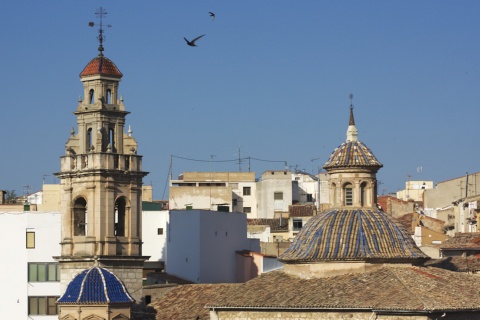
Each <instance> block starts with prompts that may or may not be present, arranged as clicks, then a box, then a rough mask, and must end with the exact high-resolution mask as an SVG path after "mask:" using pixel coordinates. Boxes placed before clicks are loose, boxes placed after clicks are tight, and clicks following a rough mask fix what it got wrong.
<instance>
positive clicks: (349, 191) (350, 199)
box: [344, 184, 353, 206]
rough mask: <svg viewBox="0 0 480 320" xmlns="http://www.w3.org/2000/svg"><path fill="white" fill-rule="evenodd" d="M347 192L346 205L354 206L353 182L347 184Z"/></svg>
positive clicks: (345, 189)
mask: <svg viewBox="0 0 480 320" xmlns="http://www.w3.org/2000/svg"><path fill="white" fill-rule="evenodd" d="M344 192H345V205H346V206H352V205H353V188H352V185H351V184H346V185H345V188H344Z"/></svg>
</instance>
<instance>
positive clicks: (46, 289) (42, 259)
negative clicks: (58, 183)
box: [0, 209, 61, 320]
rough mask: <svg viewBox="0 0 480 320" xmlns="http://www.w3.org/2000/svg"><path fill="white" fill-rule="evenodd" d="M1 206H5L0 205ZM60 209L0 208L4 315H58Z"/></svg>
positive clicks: (1, 312)
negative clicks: (6, 210)
mask: <svg viewBox="0 0 480 320" xmlns="http://www.w3.org/2000/svg"><path fill="white" fill-rule="evenodd" d="M0 210H1V209H0ZM60 223H61V215H60V213H59V212H0V232H1V234H2V236H3V239H4V241H2V243H1V244H0V252H2V255H3V256H4V257H8V259H5V261H4V262H3V263H2V264H1V265H0V270H1V272H0V283H2V288H3V289H2V290H1V291H0V299H1V301H2V302H3V304H2V308H0V319H34V320H40V319H42V320H47V319H58V316H57V306H56V303H55V302H56V300H57V299H58V297H59V296H60V273H59V267H58V263H57V262H56V261H55V260H54V259H53V256H57V255H59V254H60Z"/></svg>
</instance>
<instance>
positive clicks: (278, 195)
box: [273, 192, 283, 200]
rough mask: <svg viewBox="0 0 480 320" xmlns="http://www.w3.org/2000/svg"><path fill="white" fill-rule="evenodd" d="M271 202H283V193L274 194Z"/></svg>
mask: <svg viewBox="0 0 480 320" xmlns="http://www.w3.org/2000/svg"><path fill="white" fill-rule="evenodd" d="M273 200H283V192H274V193H273Z"/></svg>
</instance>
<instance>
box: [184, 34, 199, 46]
mask: <svg viewBox="0 0 480 320" xmlns="http://www.w3.org/2000/svg"><path fill="white" fill-rule="evenodd" d="M203 36H204V34H202V35H201V36H200V37H196V38H195V39H193V40H192V41H188V40H187V38H185V37H183V39H185V41H187V44H188V45H189V46H190V47H196V46H197V45H196V44H195V41H197V40H198V39H200V38H201V37H203Z"/></svg>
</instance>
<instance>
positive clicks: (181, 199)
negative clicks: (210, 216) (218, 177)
mask: <svg viewBox="0 0 480 320" xmlns="http://www.w3.org/2000/svg"><path fill="white" fill-rule="evenodd" d="M169 198H170V200H169V208H170V209H171V210H175V209H177V210H185V208H186V206H187V205H192V206H193V209H201V210H217V205H218V204H223V203H231V202H232V188H230V187H214V186H212V187H208V186H207V187H176V186H172V187H170V196H169Z"/></svg>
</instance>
